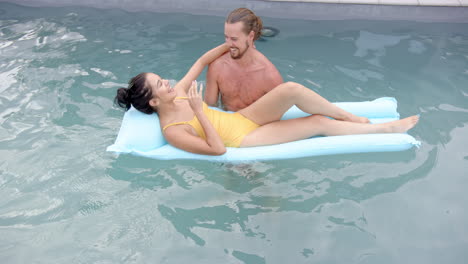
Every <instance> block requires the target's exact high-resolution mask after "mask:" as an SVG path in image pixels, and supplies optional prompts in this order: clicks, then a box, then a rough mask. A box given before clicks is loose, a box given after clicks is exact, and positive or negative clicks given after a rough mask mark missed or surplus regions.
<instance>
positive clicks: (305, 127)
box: [241, 115, 419, 147]
mask: <svg viewBox="0 0 468 264" xmlns="http://www.w3.org/2000/svg"><path fill="white" fill-rule="evenodd" d="M418 121H419V117H418V116H410V117H407V118H404V119H401V120H396V121H392V122H388V123H382V124H364V123H354V122H348V121H339V120H333V119H329V118H327V117H324V116H321V115H313V116H308V117H302V118H295V119H289V120H280V121H275V122H271V123H269V124H266V125H263V126H261V127H259V128H257V129H255V130H254V131H252V132H250V133H249V134H248V135H247V136H245V138H244V139H243V140H242V143H241V147H253V146H263V145H272V144H280V143H286V142H291V141H296V140H300V139H306V138H310V137H313V136H319V135H322V136H338V135H354V134H373V133H403V132H406V131H408V130H409V129H411V128H412V127H414V126H415V125H416V123H417V122H418Z"/></svg>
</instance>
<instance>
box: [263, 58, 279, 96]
mask: <svg viewBox="0 0 468 264" xmlns="http://www.w3.org/2000/svg"><path fill="white" fill-rule="evenodd" d="M267 60H268V59H267ZM265 81H266V82H268V85H265V86H264V87H265V88H266V87H268V88H266V89H267V90H265V91H263V92H264V93H268V92H269V91H271V90H273V88H275V87H276V86H278V85H280V84H282V83H283V77H281V74H280V73H279V71H278V69H276V67H275V65H273V63H271V62H270V61H269V60H268V66H267V68H266V70H265Z"/></svg>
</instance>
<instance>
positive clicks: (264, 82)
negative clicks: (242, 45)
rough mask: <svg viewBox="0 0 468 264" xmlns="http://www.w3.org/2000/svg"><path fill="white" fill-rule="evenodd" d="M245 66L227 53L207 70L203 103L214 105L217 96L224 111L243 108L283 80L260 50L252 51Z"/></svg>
mask: <svg viewBox="0 0 468 264" xmlns="http://www.w3.org/2000/svg"><path fill="white" fill-rule="evenodd" d="M250 55H251V56H250V59H249V60H248V63H244V64H239V63H238V62H237V61H236V60H234V59H232V58H231V56H230V55H229V53H226V54H224V55H223V56H221V57H220V58H218V59H217V60H216V61H214V62H213V63H212V64H211V65H210V66H209V69H208V74H207V83H206V94H205V101H206V102H207V103H208V104H209V105H216V104H217V102H218V95H219V94H220V95H221V101H222V103H223V105H224V108H225V109H226V110H230V111H237V110H240V109H243V108H245V107H247V106H249V105H250V104H252V103H253V102H255V101H256V100H258V99H259V98H260V97H261V96H263V95H264V94H266V93H267V92H269V91H270V90H272V89H273V88H275V87H276V86H278V85H279V84H281V83H282V82H283V79H282V77H281V75H280V73H279V72H278V70H277V69H276V67H275V66H274V65H273V64H272V63H271V62H270V61H269V60H268V59H267V58H266V57H265V56H264V55H263V54H261V53H260V52H259V51H257V50H256V49H252V50H251V54H250Z"/></svg>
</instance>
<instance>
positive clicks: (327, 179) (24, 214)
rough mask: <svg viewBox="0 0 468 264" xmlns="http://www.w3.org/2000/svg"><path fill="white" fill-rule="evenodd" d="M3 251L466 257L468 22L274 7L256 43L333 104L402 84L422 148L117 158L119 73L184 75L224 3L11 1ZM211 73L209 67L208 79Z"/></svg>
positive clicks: (403, 106) (98, 258)
mask: <svg viewBox="0 0 468 264" xmlns="http://www.w3.org/2000/svg"><path fill="white" fill-rule="evenodd" d="M0 14H1V18H0V23H1V24H0V28H1V31H0V57H1V61H0V80H1V82H0V105H1V108H0V124H1V127H0V197H1V198H2V199H0V261H1V262H2V263H23V262H27V261H28V260H35V261H36V262H38V263H64V262H72V263H93V262H99V263H350V262H351V263H462V261H463V260H464V259H466V258H467V257H468V254H467V253H466V248H468V229H467V228H468V226H467V225H466V223H467V222H468V215H467V211H466V204H468V194H467V192H466V190H465V189H466V186H468V179H467V177H466V171H467V169H468V150H467V149H466V147H465V146H466V145H467V143H468V139H467V136H466V135H467V133H468V128H467V123H468V114H467V112H468V100H467V97H468V27H467V25H466V24H463V23H419V22H418V23H417V22H409V21H406V22H404V21H393V22H392V21H372V22H369V21H358V20H353V21H304V20H291V19H277V18H276V19H274V18H268V17H265V18H264V21H265V25H268V26H273V27H276V28H278V29H279V30H280V34H279V35H278V36H277V37H275V38H271V39H265V40H264V41H259V42H258V43H257V44H256V45H257V48H258V49H259V50H261V51H262V52H263V53H264V54H265V55H266V56H268V57H269V58H270V59H271V60H272V62H273V63H274V64H275V65H276V66H277V67H278V69H279V70H280V72H281V73H282V75H283V76H284V78H285V80H287V81H297V82H300V83H303V84H305V85H307V86H309V87H310V88H312V89H314V90H316V91H317V92H319V93H320V94H322V95H323V96H325V97H326V98H328V99H329V100H331V101H360V100H370V99H373V98H377V97H381V96H393V97H395V98H397V99H398V102H399V112H400V113H401V114H402V115H403V116H408V115H411V114H416V113H421V122H420V123H419V124H418V126H417V127H416V128H414V129H413V130H412V131H411V132H410V134H411V135H413V136H415V137H416V138H417V139H418V140H420V141H421V142H422V146H421V148H420V149H413V150H411V151H405V152H398V153H377V154H375V153H374V154H359V155H336V156H327V157H314V158H304V159H293V160H285V161H274V162H258V163H254V164H249V165H231V164H217V163H216V164H213V163H209V162H199V161H170V162H167V161H164V162H161V161H155V160H150V159H144V158H141V157H134V156H130V155H122V156H118V157H117V156H114V155H112V154H110V153H108V152H105V149H106V147H107V146H108V145H110V144H111V143H112V142H113V141H114V139H115V136H116V133H117V130H118V128H119V125H120V121H121V117H122V115H123V113H122V111H120V110H119V109H117V108H116V107H114V106H113V104H112V100H113V97H114V95H115V90H116V88H117V87H119V86H122V85H125V83H126V82H127V81H128V79H129V78H130V77H131V76H133V75H135V74H136V73H139V72H141V71H155V72H157V73H159V74H160V75H162V76H163V77H165V78H170V79H177V78H180V76H181V75H182V74H183V73H184V72H185V71H186V70H187V68H188V67H189V65H190V64H191V63H192V62H193V61H194V60H195V59H196V58H197V57H198V56H199V55H200V54H202V53H203V52H204V51H205V50H207V49H209V48H210V47H212V46H215V45H217V44H218V43H220V42H221V41H222V40H223V32H222V28H223V17H215V16H196V15H189V14H174V13H168V14H157V13H128V12H124V11H120V10H97V9H91V8H78V7H66V8H29V7H20V6H16V5H12V4H5V3H0ZM201 79H204V77H202V78H201Z"/></svg>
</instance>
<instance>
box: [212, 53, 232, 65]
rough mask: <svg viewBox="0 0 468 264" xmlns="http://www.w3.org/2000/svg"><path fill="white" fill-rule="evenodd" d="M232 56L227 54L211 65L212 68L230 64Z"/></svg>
mask: <svg viewBox="0 0 468 264" xmlns="http://www.w3.org/2000/svg"><path fill="white" fill-rule="evenodd" d="M229 59H230V55H229V53H225V54H223V55H221V57H219V58H217V59H216V60H215V61H213V62H212V63H211V64H210V67H213V68H220V67H223V66H224V65H226V64H228V63H229Z"/></svg>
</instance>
